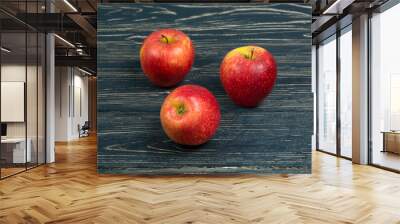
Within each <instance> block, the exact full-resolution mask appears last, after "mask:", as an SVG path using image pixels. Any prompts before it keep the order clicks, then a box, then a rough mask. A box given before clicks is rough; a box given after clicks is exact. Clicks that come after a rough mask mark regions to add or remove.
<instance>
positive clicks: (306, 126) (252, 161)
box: [97, 4, 313, 175]
mask: <svg viewBox="0 0 400 224" xmlns="http://www.w3.org/2000/svg"><path fill="white" fill-rule="evenodd" d="M310 24H311V7H310V6H309V5H306V4H100V5H99V8H98V35H97V37H98V40H97V41H98V93H97V94H98V171H99V173H128V174H155V175H160V174H193V173H195V174H215V173H225V174H227V173H258V174H268V173H310V172H311V171H310V170H311V135H312V127H313V123H312V122H313V95H312V92H311V34H310ZM160 28H176V29H179V30H182V31H183V32H185V33H186V34H188V35H189V36H190V38H191V39H192V40H193V41H194V43H195V46H196V58H195V63H194V66H193V68H192V70H191V72H190V73H189V74H188V75H187V77H186V79H185V80H184V81H183V82H182V83H181V85H183V84H189V83H192V84H198V85H202V86H205V87H206V88H208V89H209V90H210V91H212V92H213V93H214V95H215V96H216V97H217V99H218V101H219V103H220V105H221V113H222V120H221V125H220V128H219V129H218V131H217V134H216V135H215V136H214V138H213V139H211V140H210V141H209V142H208V143H206V144H204V145H202V146H200V147H198V148H197V149H195V150H187V149H184V148H182V146H178V145H176V144H174V143H173V142H171V141H170V140H169V139H168V138H167V137H166V135H165V134H164V132H163V130H162V128H161V124H160V120H159V111H160V106H161V104H162V102H163V100H164V98H165V97H166V96H167V94H168V93H169V92H170V91H171V90H172V89H162V88H157V87H155V86H153V85H151V84H150V83H149V81H148V80H147V78H146V77H145V75H144V74H143V72H142V71H141V68H140V63H139V49H140V45H141V43H142V41H143V39H144V38H145V37H146V36H147V35H149V34H150V33H151V32H152V31H154V30H157V29H160ZM249 44H255V45H259V46H261V47H264V48H266V49H268V50H269V51H270V52H271V53H272V54H273V55H274V56H275V59H276V60H277V63H278V79H277V83H276V85H275V88H274V90H273V91H272V93H271V94H270V96H269V97H268V98H267V99H266V100H265V101H264V103H263V104H262V105H260V106H259V107H257V108H253V109H244V108H240V107H237V106H236V105H235V104H233V102H232V101H231V100H230V99H229V98H228V96H227V95H226V94H225V92H224V90H223V88H222V86H221V83H220V81H219V65H220V62H221V60H222V58H223V57H224V55H225V54H226V53H227V52H228V51H229V50H231V49H233V48H236V47H239V46H244V45H249Z"/></svg>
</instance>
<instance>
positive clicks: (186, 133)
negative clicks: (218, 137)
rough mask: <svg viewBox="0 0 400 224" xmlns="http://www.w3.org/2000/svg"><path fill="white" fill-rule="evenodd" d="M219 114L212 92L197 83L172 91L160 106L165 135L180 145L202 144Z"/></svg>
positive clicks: (217, 123) (212, 128)
mask: <svg viewBox="0 0 400 224" xmlns="http://www.w3.org/2000/svg"><path fill="white" fill-rule="evenodd" d="M220 118H221V113H220V110H219V104H218V102H217V99H215V97H214V95H213V94H212V93H211V92H210V91H208V90H207V89H206V88H204V87H201V86H198V85H183V86H180V87H178V88H176V89H175V90H174V91H172V92H171V93H170V94H169V95H168V96H167V97H166V98H165V100H164V103H163V105H162V107H161V112H160V119H161V125H162V127H163V129H164V131H165V133H166V134H167V136H168V137H169V138H170V139H171V140H172V141H174V142H176V143H178V144H182V145H201V144H203V143H205V142H207V141H208V140H209V139H210V138H211V137H212V136H213V135H214V134H215V132H216V131H217V128H218V126H219V121H220Z"/></svg>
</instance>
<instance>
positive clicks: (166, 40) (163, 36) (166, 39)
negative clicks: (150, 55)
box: [161, 34, 168, 44]
mask: <svg viewBox="0 0 400 224" xmlns="http://www.w3.org/2000/svg"><path fill="white" fill-rule="evenodd" d="M161 36H162V38H164V39H165V42H167V44H168V37H166V36H165V35H164V34H161Z"/></svg>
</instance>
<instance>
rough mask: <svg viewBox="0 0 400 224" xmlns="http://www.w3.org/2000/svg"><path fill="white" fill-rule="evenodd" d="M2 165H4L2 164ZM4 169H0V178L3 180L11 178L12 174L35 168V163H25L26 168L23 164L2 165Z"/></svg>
mask: <svg viewBox="0 0 400 224" xmlns="http://www.w3.org/2000/svg"><path fill="white" fill-rule="evenodd" d="M3 165H4V164H3ZM4 166H5V167H2V168H1V178H5V177H8V176H11V175H13V174H17V173H19V172H22V171H25V170H26V169H30V168H33V167H36V166H37V165H36V163H27V164H26V167H25V164H18V165H16V164H9V165H4Z"/></svg>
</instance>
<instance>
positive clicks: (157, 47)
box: [140, 29, 194, 87]
mask: <svg viewBox="0 0 400 224" xmlns="http://www.w3.org/2000/svg"><path fill="white" fill-rule="evenodd" d="M193 61H194V46H193V43H192V41H191V40H190V38H189V37H188V36H187V35H186V34H184V33H183V32H181V31H179V30H174V29H162V30H158V31H155V32H153V33H151V34H150V35H149V36H148V37H147V38H146V39H145V40H144V42H143V45H142V48H141V49H140V64H141V66H142V70H143V72H144V73H145V74H146V75H147V77H148V78H149V79H150V81H151V82H152V83H153V84H154V85H156V86H160V87H170V86H174V85H176V84H178V83H179V82H181V81H182V80H183V79H184V78H185V76H186V74H187V73H189V71H190V68H191V67H192V64H193Z"/></svg>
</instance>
